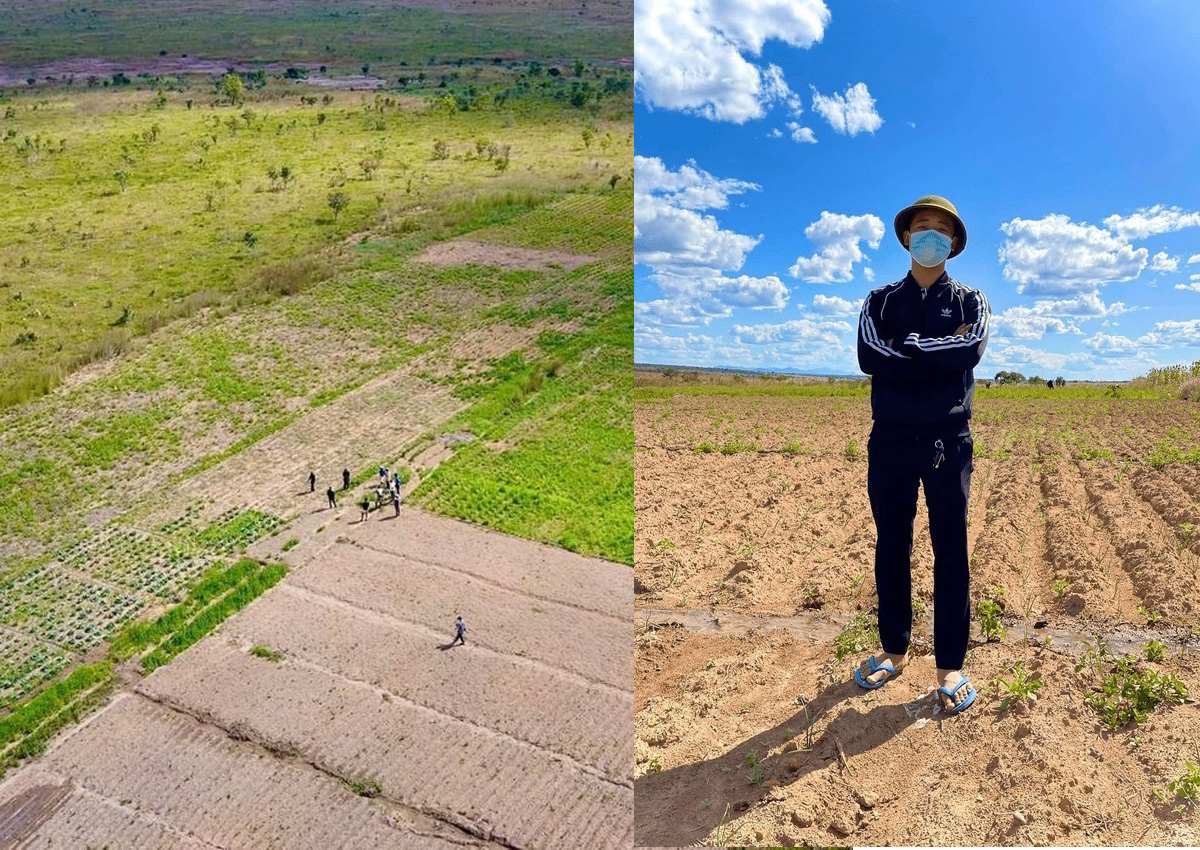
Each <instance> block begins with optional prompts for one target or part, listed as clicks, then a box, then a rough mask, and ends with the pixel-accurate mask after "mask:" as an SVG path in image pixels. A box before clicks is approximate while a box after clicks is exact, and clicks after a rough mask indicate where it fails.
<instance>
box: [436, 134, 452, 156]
mask: <svg viewBox="0 0 1200 850" xmlns="http://www.w3.org/2000/svg"><path fill="white" fill-rule="evenodd" d="M433 158H434V159H449V158H450V146H449V145H447V144H446V142H445V141H444V140H442V139H437V140H436V141H434V143H433Z"/></svg>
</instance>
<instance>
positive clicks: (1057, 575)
mask: <svg viewBox="0 0 1200 850" xmlns="http://www.w3.org/2000/svg"><path fill="white" fill-rule="evenodd" d="M1041 492H1042V496H1043V498H1044V500H1045V505H1046V508H1045V510H1046V529H1045V546H1046V551H1047V553H1048V554H1049V557H1050V559H1051V562H1052V565H1053V566H1052V569H1053V576H1054V579H1055V580H1058V581H1062V582H1066V583H1067V584H1066V586H1065V587H1064V588H1063V589H1062V591H1061V596H1062V597H1063V601H1062V606H1063V610H1065V611H1066V612H1067V613H1068V614H1072V615H1078V614H1087V615H1088V616H1092V617H1100V618H1106V619H1111V618H1116V619H1120V618H1122V617H1127V616H1129V615H1131V614H1132V613H1133V612H1134V610H1135V609H1136V608H1137V601H1138V600H1137V599H1136V598H1135V597H1134V596H1132V595H1131V593H1130V592H1129V585H1128V583H1125V587H1124V590H1125V593H1124V594H1122V593H1121V590H1122V587H1121V582H1120V581H1119V580H1118V577H1119V576H1120V575H1122V573H1120V572H1118V573H1117V575H1116V576H1114V575H1113V572H1112V571H1113V568H1114V567H1117V566H1118V560H1119V559H1118V558H1117V556H1116V550H1115V545H1114V543H1113V541H1112V539H1111V537H1110V536H1109V533H1108V530H1107V528H1106V527H1105V526H1104V525H1103V524H1102V523H1100V522H1098V521H1096V520H1094V519H1093V517H1094V514H1093V513H1092V509H1091V507H1090V505H1091V502H1090V501H1089V498H1088V493H1087V489H1086V487H1085V485H1084V482H1083V479H1082V478H1081V476H1080V474H1079V470H1078V468H1077V467H1076V466H1075V464H1074V463H1072V462H1069V461H1065V462H1061V463H1059V464H1058V465H1057V466H1056V467H1055V469H1054V471H1053V472H1049V471H1043V472H1042V475H1041ZM1097 519H1098V518H1097ZM1055 595H1056V596H1057V595H1059V594H1058V593H1055Z"/></svg>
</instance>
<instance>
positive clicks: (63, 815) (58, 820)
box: [0, 767, 221, 850]
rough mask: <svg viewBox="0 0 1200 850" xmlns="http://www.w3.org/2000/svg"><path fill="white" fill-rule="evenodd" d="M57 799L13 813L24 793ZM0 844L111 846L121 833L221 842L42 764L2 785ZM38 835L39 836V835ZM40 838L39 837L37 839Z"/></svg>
mask: <svg viewBox="0 0 1200 850" xmlns="http://www.w3.org/2000/svg"><path fill="white" fill-rule="evenodd" d="M47 794H53V795H56V796H57V797H59V799H58V800H56V801H55V802H54V804H53V805H52V806H51V807H50V808H49V809H48V810H44V811H40V812H39V811H29V810H28V809H26V810H25V811H23V812H21V813H20V814H17V813H16V812H13V814H15V815H17V816H16V817H13V818H11V819H10V818H9V817H7V815H8V814H9V809H10V808H11V807H14V806H19V805H20V804H21V803H22V797H24V796H25V795H36V796H42V797H45V796H46V795H47ZM0 801H3V802H0V847H18V846H26V847H32V846H46V847H101V846H112V842H113V838H114V837H115V836H120V840H121V842H122V844H121V845H120V846H124V847H161V848H176V847H177V848H181V850H220V847H221V845H219V844H213V843H211V842H209V841H205V840H203V839H200V838H197V837H196V836H193V835H189V834H187V833H186V832H183V831H181V830H179V829H177V828H175V827H173V826H171V825H170V824H169V823H166V822H165V821H163V820H162V819H161V818H159V817H157V816H156V815H154V814H153V813H152V812H146V811H140V810H138V809H135V808H133V806H132V805H131V803H132V801H130V800H116V799H113V798H111V797H106V796H104V795H103V794H99V793H96V792H95V791H93V790H91V789H89V788H85V787H83V786H81V785H79V784H77V783H75V782H73V781H72V780H71V779H69V778H68V777H67V776H64V775H61V774H58V773H56V772H54V771H50V770H45V769H42V768H40V767H38V768H33V769H30V770H27V771H23V772H22V773H20V774H18V775H17V777H15V778H14V779H13V780H12V781H10V782H8V783H5V784H4V785H3V786H0ZM35 835H36V838H35ZM35 842H36V843H35Z"/></svg>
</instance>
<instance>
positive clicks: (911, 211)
mask: <svg viewBox="0 0 1200 850" xmlns="http://www.w3.org/2000/svg"><path fill="white" fill-rule="evenodd" d="M923 207H928V208H930V209H935V210H941V211H942V212H946V213H950V215H951V216H952V217H953V218H954V231H955V235H956V236H957V237H958V244H957V245H956V246H955V248H954V250H953V251H951V252H950V256H951V257H957V256H958V255H959V254H961V253H962V250H963V248H965V247H967V226H966V225H965V224H963V222H962V219H961V218H959V217H958V210H956V209H955V208H954V204H952V203H950V202H949V201H947V200H946V199H945V198H943V197H942V196H941V195H926V196H925V197H923V198H917V200H916V203H914V204H912V205H911V206H907V207H905V208H904V209H902V210H900V212H898V213H896V221H895V222H894V226H895V228H896V239H897V240H899V242H900V244H901V246H903V247H904V250H906V251H907V250H908V246H907V245H904V231H906V230H908V226H909V224H911V223H912V220H913V215H915V214H916V212H917V210H919V209H921V208H923ZM947 259H948V258H947Z"/></svg>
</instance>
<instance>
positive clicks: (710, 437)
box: [635, 397, 1200, 846]
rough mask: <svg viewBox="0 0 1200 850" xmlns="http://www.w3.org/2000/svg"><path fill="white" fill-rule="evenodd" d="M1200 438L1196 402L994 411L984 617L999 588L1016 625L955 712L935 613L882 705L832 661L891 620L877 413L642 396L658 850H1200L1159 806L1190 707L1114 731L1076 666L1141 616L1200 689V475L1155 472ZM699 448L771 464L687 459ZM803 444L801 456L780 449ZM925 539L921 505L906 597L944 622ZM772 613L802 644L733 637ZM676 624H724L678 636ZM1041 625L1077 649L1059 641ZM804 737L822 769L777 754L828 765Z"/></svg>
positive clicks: (979, 432) (648, 822) (989, 437)
mask: <svg viewBox="0 0 1200 850" xmlns="http://www.w3.org/2000/svg"><path fill="white" fill-rule="evenodd" d="M1198 426H1200V417H1197V415H1196V408H1195V406H1194V405H1189V404H1187V403H1183V402H1179V403H1171V402H1141V401H1130V400H1119V401H1108V400H1106V401H1104V402H1097V403H1091V402H1080V401H1069V400H1063V401H1057V400H1051V401H1046V402H1040V401H1038V402H1028V403H1026V402H1012V401H991V402H982V403H978V404H977V406H976V421H975V422H974V423H973V426H972V430H973V432H974V434H975V442H976V446H977V449H978V451H977V454H976V461H975V473H974V479H973V485H972V493H971V501H970V518H971V519H970V526H969V529H968V537H969V549H970V555H971V570H972V600H973V602H975V601H977V600H978V599H979V598H981V597H982V596H983V595H985V594H992V593H997V591H996V590H994V589H999V588H1002V589H1003V590H1004V593H1002V594H997V595H998V598H999V599H1000V601H1001V604H1002V606H1003V608H1004V613H1003V617H1002V619H1003V622H1004V624H1005V626H1006V627H1007V630H1008V634H1007V637H1006V638H1005V639H1004V640H1003V641H1000V642H993V643H983V642H982V641H981V640H980V639H979V635H978V634H976V639H975V640H974V641H973V644H972V647H973V648H972V649H971V651H970V653H969V655H968V660H967V665H966V670H967V673H968V674H969V675H970V676H971V677H972V681H973V682H974V683H975V684H976V686H977V687H979V688H980V690H981V692H980V696H979V697H978V699H977V704H976V705H975V706H973V707H972V708H971V709H970V710H969V711H968V712H967V713H966V714H964V715H963V716H961V717H954V718H950V717H948V716H947V715H945V714H944V713H942V712H940V711H939V710H937V702H935V700H934V697H933V695H932V693H931V690H932V688H933V686H934V683H935V681H934V664H933V657H932V654H931V652H932V646H931V639H930V636H929V631H930V629H929V617H930V614H929V613H926V615H925V616H924V617H922V618H920V619H919V620H918V622H917V624H916V627H915V634H914V647H915V650H916V652H917V657H916V659H915V660H914V662H913V665H912V666H911V667H910V668H909V669H908V670H907V671H906V672H905V673H904V675H903V676H901V677H900V678H898V679H897V681H896V682H895V683H892V684H890V685H888V686H887V687H885V688H883V689H881V690H879V691H877V692H872V693H866V692H863V691H862V690H861V689H859V688H858V687H857V686H855V685H854V684H853V683H852V682H850V681H849V674H850V672H851V670H852V669H853V667H854V666H856V665H857V663H858V662H859V661H861V658H859V657H854V658H847V659H845V660H844V661H842V662H840V663H839V662H837V661H836V660H835V655H834V647H833V645H832V636H834V635H836V634H837V633H838V632H839V631H840V630H841V628H842V627H843V625H844V624H845V622H846V621H847V620H848V619H849V617H850V615H851V614H852V613H854V612H856V611H867V612H870V611H872V610H873V608H874V605H875V587H874V576H873V553H874V542H875V532H874V525H873V522H872V520H871V513H870V507H869V504H868V502H867V496H866V468H867V462H866V442H867V439H866V438H867V435H868V433H869V431H870V427H871V423H870V413H869V406H868V401H867V399H865V398H861V399H859V398H832V397H830V398H816V399H779V398H771V397H742V398H722V397H691V398H683V397H676V398H675V399H673V400H670V401H667V402H662V403H653V402H652V403H639V404H637V405H636V406H635V430H636V442H637V445H638V450H637V459H636V465H635V468H636V484H635V510H636V526H635V528H636V545H637V549H636V552H637V560H636V567H635V580H636V585H635V592H636V595H635V608H636V612H635V616H636V618H637V620H638V622H639V623H640V624H641V626H640V629H639V631H640V636H639V638H638V642H637V647H636V657H637V662H636V663H637V673H636V704H635V707H636V715H635V728H636V739H637V740H636V748H637V754H636V760H637V767H636V768H635V775H636V776H637V777H638V778H637V780H636V785H635V797H636V801H637V805H636V812H637V814H636V827H635V830H636V838H637V843H638V845H639V846H642V845H646V846H651V845H662V846H680V845H690V844H694V843H715V842H716V841H718V840H725V841H727V842H728V843H729V844H733V843H738V844H741V843H746V844H750V845H765V846H778V845H781V844H782V845H784V846H790V845H793V844H798V843H807V844H814V845H819V844H838V843H852V844H855V845H883V844H909V845H919V846H920V845H931V846H936V845H949V846H956V845H959V846H961V845H973V844H974V845H1005V846H1011V845H1027V844H1028V845H1043V844H1066V845H1095V846H1105V845H1108V846H1114V845H1122V844H1124V845H1156V844H1177V843H1178V844H1193V843H1195V840H1196V838H1197V833H1196V828H1195V822H1194V820H1193V819H1192V818H1183V819H1181V818H1179V817H1177V816H1176V815H1175V814H1173V813H1172V812H1171V809H1170V806H1166V805H1163V804H1162V803H1160V802H1159V801H1158V800H1157V799H1155V798H1154V797H1153V796H1152V793H1153V791H1154V790H1156V789H1157V790H1161V791H1164V792H1165V791H1166V787H1167V783H1168V782H1169V781H1171V780H1173V779H1175V778H1177V777H1178V776H1180V775H1181V774H1182V773H1183V772H1184V770H1185V765H1184V761H1185V760H1189V761H1192V762H1196V761H1197V757H1198V754H1197V753H1196V752H1195V748H1194V746H1193V745H1192V744H1191V741H1192V740H1193V739H1194V736H1195V733H1196V727H1197V724H1198V723H1200V720H1198V718H1197V716H1196V714H1195V711H1194V709H1193V708H1192V707H1190V706H1184V707H1178V708H1174V709H1162V708H1160V709H1159V710H1157V711H1156V712H1154V713H1153V714H1152V715H1151V718H1150V720H1149V721H1148V722H1147V723H1144V724H1141V725H1138V726H1136V727H1131V728H1124V729H1121V730H1119V731H1118V732H1117V733H1109V732H1107V731H1106V730H1105V729H1104V727H1103V726H1102V725H1101V724H1100V722H1099V719H1098V717H1097V715H1096V713H1095V712H1094V711H1093V710H1092V709H1091V708H1090V707H1088V706H1086V705H1085V704H1084V702H1083V699H1084V697H1085V696H1086V695H1087V694H1089V693H1091V692H1092V691H1093V690H1095V682H1093V681H1089V680H1087V679H1085V678H1083V676H1082V674H1077V673H1076V671H1075V663H1076V660H1077V659H1078V657H1079V655H1080V653H1081V651H1082V647H1083V638H1085V637H1087V636H1089V635H1093V634H1095V633H1112V632H1114V631H1116V632H1120V631H1121V630H1123V629H1127V628H1129V627H1128V626H1121V625H1120V624H1122V623H1125V624H1133V626H1134V627H1135V628H1137V629H1139V630H1140V631H1139V633H1138V634H1137V635H1135V636H1134V638H1136V639H1135V640H1131V641H1126V645H1127V646H1128V647H1129V648H1131V649H1133V651H1137V648H1138V647H1139V646H1140V643H1144V642H1145V640H1148V639H1149V638H1150V637H1155V638H1156V639H1158V640H1159V641H1162V642H1164V643H1166V644H1167V645H1168V646H1170V647H1172V652H1173V655H1172V656H1171V657H1169V658H1168V662H1167V667H1163V668H1161V669H1170V670H1171V671H1172V672H1175V673H1177V674H1179V675H1180V676H1181V677H1182V678H1183V680H1184V681H1185V682H1186V683H1187V685H1188V686H1189V688H1190V690H1191V692H1192V693H1196V689H1197V687H1198V686H1200V680H1198V679H1197V677H1196V674H1195V673H1194V670H1195V663H1194V662H1195V659H1196V655H1197V653H1196V651H1195V647H1192V648H1190V649H1187V650H1181V647H1182V644H1181V643H1180V641H1181V640H1184V639H1186V638H1185V628H1186V627H1190V626H1193V625H1195V624H1197V608H1196V602H1195V601H1194V600H1195V599H1196V585H1197V580H1196V576H1197V571H1198V570H1200V541H1197V540H1196V539H1195V535H1193V534H1191V533H1190V532H1189V531H1188V527H1189V525H1190V526H1191V527H1192V528H1197V527H1200V505H1198V503H1197V493H1198V492H1200V488H1198V487H1197V486H1196V484H1197V483H1200V481H1198V480H1197V475H1196V470H1195V468H1194V467H1188V466H1186V465H1181V464H1175V465H1169V466H1167V467H1165V468H1163V469H1161V470H1156V469H1153V468H1152V467H1151V466H1150V465H1149V464H1148V463H1147V459H1148V457H1149V455H1150V453H1151V451H1153V447H1154V446H1155V444H1156V443H1157V442H1158V441H1160V440H1163V439H1170V440H1172V441H1173V442H1174V443H1175V444H1176V445H1180V446H1182V447H1183V448H1187V447H1188V446H1190V445H1195V444H1196V443H1197V442H1200V439H1198V436H1200V427H1198ZM851 440H854V441H856V442H857V448H858V449H859V453H858V455H857V456H856V457H852V456H851V455H853V454H854V453H853V452H852V451H851V452H848V451H847V449H848V448H850V446H849V443H850V441H851ZM702 441H709V442H711V443H713V444H714V446H716V447H717V448H718V449H719V448H720V447H721V446H723V445H726V444H734V443H737V442H741V443H743V444H751V443H753V444H755V445H756V447H757V450H756V451H750V452H745V451H742V452H736V453H731V454H728V455H725V454H722V453H720V452H719V451H717V452H713V453H696V452H695V451H693V447H694V446H695V445H696V444H698V443H700V442H702ZM793 443H795V444H799V445H798V448H799V449H800V450H801V451H800V452H799V453H794V454H793V453H788V454H785V453H782V452H781V451H780V450H781V449H783V448H784V447H785V446H788V445H789V444H793ZM792 448H797V446H793V447H792ZM927 522H928V520H927V512H926V510H925V507H924V505H923V504H921V505H920V507H919V510H918V516H917V520H916V527H917V536H916V544H915V547H914V553H913V592H914V597H915V598H916V599H917V600H918V602H919V603H921V604H923V605H924V606H925V608H926V609H927V612H929V611H931V609H932V598H933V597H932V589H933V588H932V562H933V555H932V550H931V548H930V544H929V535H928V530H927V527H928V526H927ZM1058 580H1062V581H1066V582H1067V583H1068V585H1069V586H1068V587H1067V588H1066V589H1065V590H1063V592H1062V593H1059V592H1058V590H1057V589H1056V586H1054V582H1056V581H1058ZM1058 587H1059V588H1061V586H1058ZM651 611H653V612H654V613H651ZM672 612H678V614H677V615H673V614H672ZM689 612H707V613H706V614H704V615H702V616H701V615H692V614H690V613H689ZM1156 615H1157V616H1156ZM779 617H783V618H789V622H794V623H797V624H799V625H798V627H797V628H796V629H793V633H792V634H788V633H784V632H781V631H767V630H766V629H760V630H758V631H757V632H755V633H753V634H752V635H751V636H743V635H737V634H724V633H722V627H721V626H720V625H716V626H714V625H713V623H714V621H715V622H717V623H720V622H722V621H724V622H725V623H726V624H729V623H736V624H739V625H740V626H745V625H746V624H747V623H749V624H751V625H752V624H754V623H755V622H759V623H762V624H764V625H771V624H774V625H778V621H776V620H772V619H771V618H779ZM672 620H678V621H681V622H687V623H689V624H690V625H691V627H692V628H693V629H705V630H706V632H705V633H693V632H688V631H686V630H684V629H682V628H680V627H677V626H665V625H662V624H666V623H669V622H670V621H672ZM1152 621H1154V622H1152ZM1176 622H1182V623H1183V624H1184V627H1185V628H1180V627H1179V626H1177V625H1175V623H1176ZM655 625H662V627H660V628H655V627H654V626H655ZM714 629H715V630H716V632H715V633H714ZM1048 632H1053V633H1057V634H1061V635H1071V636H1072V637H1073V639H1072V640H1063V641H1056V642H1055V643H1053V644H1052V645H1051V646H1050V647H1045V646H1042V645H1041V643H1040V642H1041V641H1043V640H1044V637H1043V636H1044V635H1045V634H1047V633H1048ZM1025 634H1029V636H1030V638H1031V643H1030V645H1029V646H1026V645H1024V644H1023V642H1022V638H1023V636H1024V635H1025ZM1035 644H1037V645H1035ZM1180 651H1183V652H1184V656H1185V657H1184V659H1183V662H1182V664H1180V663H1179V661H1178V658H1179V652H1180ZM1021 660H1024V661H1025V662H1026V666H1027V667H1028V668H1029V669H1031V670H1034V671H1036V675H1037V676H1038V677H1040V678H1041V679H1043V680H1044V681H1045V683H1046V685H1045V687H1044V688H1043V689H1042V691H1041V694H1040V696H1041V699H1040V700H1038V701H1037V702H1036V703H1035V704H1034V705H1033V706H1032V707H1030V708H1028V709H1021V710H1017V711H1014V710H1012V709H1009V710H1007V711H1000V703H1001V700H1002V698H1003V695H1002V693H1001V692H1000V689H999V687H998V686H996V685H995V684H994V680H995V678H996V677H997V676H1005V677H1009V676H1010V674H1009V672H1008V671H1009V669H1010V667H1011V665H1012V664H1013V663H1015V662H1017V661H1021ZM806 703H807V711H808V714H807V717H806V714H805V704H806ZM810 723H811V725H812V727H813V732H812V740H811V750H812V752H811V753H803V752H791V753H784V752H783V749H784V745H785V744H786V743H787V742H789V741H795V740H799V741H800V746H801V749H808V748H809V747H808V746H807V744H808V740H807V732H806V731H805V730H806V729H807V727H808V726H809V725H810ZM839 746H840V748H841V750H843V751H844V757H843V756H842V755H840V754H839V752H838V749H839ZM750 750H755V751H756V756H757V757H758V758H759V759H760V760H761V762H762V768H761V777H762V778H763V782H762V786H761V787H760V786H758V785H753V784H751V783H750V781H749V778H748V777H749V776H750V774H751V767H750V766H749V763H748V762H747V755H748V753H749V751H750ZM844 762H845V763H844ZM847 764H848V766H847ZM1047 789H1050V792H1052V793H1050V792H1048V791H1047ZM726 804H728V805H729V807H730V808H729V810H728V814H727V815H726V810H725V806H726ZM1018 814H1019V815H1020V817H1018ZM906 815H908V816H907V817H906ZM912 815H915V816H912ZM723 816H724V822H722V818H723ZM1022 818H1023V819H1024V820H1022Z"/></svg>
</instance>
